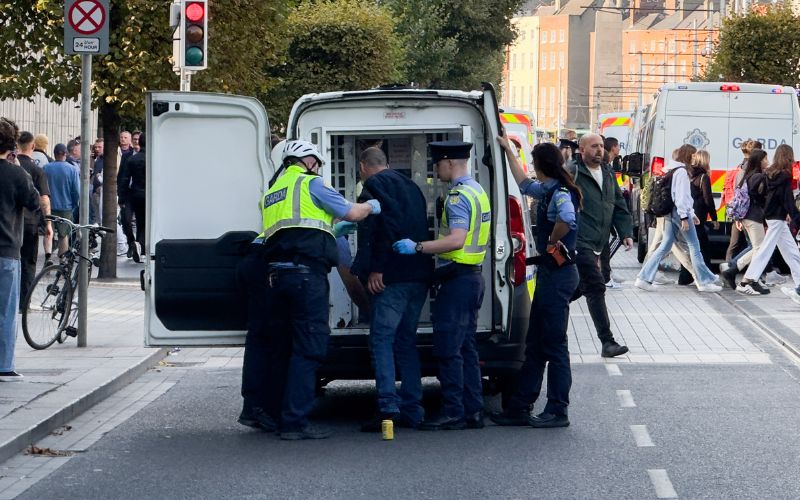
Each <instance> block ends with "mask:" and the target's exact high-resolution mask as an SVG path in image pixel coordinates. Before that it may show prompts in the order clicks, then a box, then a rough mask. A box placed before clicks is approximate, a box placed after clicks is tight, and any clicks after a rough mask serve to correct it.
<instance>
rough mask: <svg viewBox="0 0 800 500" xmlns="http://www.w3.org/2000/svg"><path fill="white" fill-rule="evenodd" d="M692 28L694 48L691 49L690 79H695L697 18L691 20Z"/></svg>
mask: <svg viewBox="0 0 800 500" xmlns="http://www.w3.org/2000/svg"><path fill="white" fill-rule="evenodd" d="M692 29H693V30H694V50H693V51H692V80H696V79H697V44H698V41H697V19H695V20H693V21H692Z"/></svg>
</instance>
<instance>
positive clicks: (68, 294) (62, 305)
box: [22, 264, 72, 349]
mask: <svg viewBox="0 0 800 500" xmlns="http://www.w3.org/2000/svg"><path fill="white" fill-rule="evenodd" d="M71 309H72V286H71V285H70V281H69V276H68V274H67V273H65V272H64V268H63V267H61V265H59V264H53V265H51V266H47V267H45V268H44V269H42V272H41V273H39V275H38V276H36V278H34V280H33V285H32V286H31V290H30V292H28V296H27V297H25V303H24V304H23V308H22V334H23V335H24V336H25V341H26V342H27V343H28V345H29V346H31V347H33V348H34V349H46V348H48V347H50V345H52V344H53V342H55V341H56V339H57V338H58V336H59V334H60V333H61V330H62V329H63V328H64V326H65V324H66V322H67V321H68V318H69V315H70V310H71Z"/></svg>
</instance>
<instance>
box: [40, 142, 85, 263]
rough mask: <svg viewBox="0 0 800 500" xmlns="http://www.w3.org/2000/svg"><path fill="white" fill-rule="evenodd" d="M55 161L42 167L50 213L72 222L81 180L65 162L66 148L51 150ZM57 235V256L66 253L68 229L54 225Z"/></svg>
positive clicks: (78, 198)
mask: <svg viewBox="0 0 800 500" xmlns="http://www.w3.org/2000/svg"><path fill="white" fill-rule="evenodd" d="M53 155H54V156H55V157H56V161H54V162H52V163H48V164H47V165H45V167H44V173H45V174H46V175H47V184H48V185H49V186H50V208H51V210H50V213H52V214H53V215H55V216H56V217H61V218H62V219H67V220H70V221H73V222H74V218H73V216H72V215H73V213H74V212H75V211H76V209H77V208H78V203H79V202H80V197H81V178H80V173H79V172H78V169H76V168H75V167H74V166H72V165H71V164H70V163H68V162H67V161H66V159H67V147H66V146H65V145H63V144H56V147H55V148H53ZM56 232H57V233H58V254H59V255H61V254H63V253H64V252H66V251H67V248H68V246H69V242H68V241H67V237H68V236H69V232H70V228H69V227H68V226H67V225H66V224H56Z"/></svg>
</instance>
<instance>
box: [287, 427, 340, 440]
mask: <svg viewBox="0 0 800 500" xmlns="http://www.w3.org/2000/svg"><path fill="white" fill-rule="evenodd" d="M332 435H333V432H331V431H330V430H328V429H325V428H323V427H316V426H313V425H311V424H308V425H306V426H305V427H303V428H302V429H295V430H286V431H281V439H283V440H284V441H300V440H302V439H328V438H329V437H331V436H332Z"/></svg>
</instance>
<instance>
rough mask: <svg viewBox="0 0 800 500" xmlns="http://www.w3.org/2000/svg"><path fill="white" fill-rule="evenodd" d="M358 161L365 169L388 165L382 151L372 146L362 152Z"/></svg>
mask: <svg viewBox="0 0 800 500" xmlns="http://www.w3.org/2000/svg"><path fill="white" fill-rule="evenodd" d="M359 160H360V161H361V162H362V163H363V164H365V165H366V166H367V167H385V166H386V164H387V163H388V160H387V159H386V155H385V154H384V153H383V150H382V149H381V148H376V147H374V146H373V147H371V148H367V149H365V150H364V151H362V152H361V157H360V158H359Z"/></svg>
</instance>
